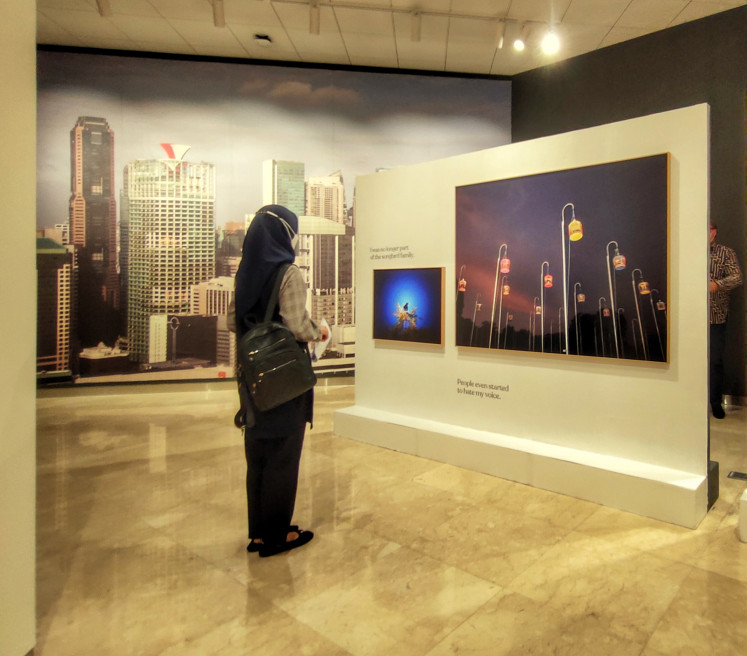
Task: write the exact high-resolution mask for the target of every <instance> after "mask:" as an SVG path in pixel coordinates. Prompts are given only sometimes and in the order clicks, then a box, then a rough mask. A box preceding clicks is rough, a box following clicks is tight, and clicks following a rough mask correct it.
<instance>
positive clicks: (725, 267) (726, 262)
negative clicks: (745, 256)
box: [710, 244, 742, 323]
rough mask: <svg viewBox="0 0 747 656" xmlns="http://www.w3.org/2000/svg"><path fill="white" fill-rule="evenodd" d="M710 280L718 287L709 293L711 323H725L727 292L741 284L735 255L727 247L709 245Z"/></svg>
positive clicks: (727, 302) (740, 273) (727, 303)
mask: <svg viewBox="0 0 747 656" xmlns="http://www.w3.org/2000/svg"><path fill="white" fill-rule="evenodd" d="M711 280H712V281H713V282H715V283H716V285H718V289H717V290H716V291H715V292H711V294H710V296H711V323H726V315H727V314H728V313H729V292H731V290H732V289H735V288H736V287H739V285H741V284H742V272H741V270H740V269H739V262H738V261H737V254H736V253H735V252H734V251H733V250H732V249H731V248H729V247H728V246H724V245H722V244H712V245H711Z"/></svg>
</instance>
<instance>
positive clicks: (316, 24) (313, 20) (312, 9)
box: [309, 2, 321, 34]
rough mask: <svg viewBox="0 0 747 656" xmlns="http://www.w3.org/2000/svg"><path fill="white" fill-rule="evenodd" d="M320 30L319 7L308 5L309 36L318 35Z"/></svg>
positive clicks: (312, 4)
mask: <svg viewBox="0 0 747 656" xmlns="http://www.w3.org/2000/svg"><path fill="white" fill-rule="evenodd" d="M320 28H321V15H320V11H319V5H318V4H317V3H316V2H313V3H311V4H310V5H309V34H319V31H320Z"/></svg>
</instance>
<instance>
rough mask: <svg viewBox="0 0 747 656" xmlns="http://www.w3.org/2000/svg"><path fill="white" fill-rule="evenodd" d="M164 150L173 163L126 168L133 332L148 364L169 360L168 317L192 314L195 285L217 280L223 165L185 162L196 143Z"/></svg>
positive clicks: (132, 343)
mask: <svg viewBox="0 0 747 656" xmlns="http://www.w3.org/2000/svg"><path fill="white" fill-rule="evenodd" d="M162 145H163V147H164V150H165V151H166V153H167V155H168V157H167V159H160V160H136V161H134V162H130V163H129V164H128V165H127V166H126V167H125V170H124V191H123V194H124V196H125V197H126V208H127V216H126V222H127V225H128V229H129V233H128V234H129V243H128V245H127V249H128V253H129V260H128V271H129V286H128V298H127V311H128V318H127V332H128V339H129V348H130V357H131V359H133V360H135V361H136V362H139V363H141V364H145V363H152V362H159V361H163V360H164V359H165V357H166V355H165V351H164V348H163V345H164V344H165V343H166V335H165V330H166V325H167V324H166V322H165V318H166V317H167V316H171V315H180V314H189V313H190V303H191V290H192V287H193V286H195V285H198V284H199V283H201V282H204V281H207V280H210V279H211V278H213V277H214V275H215V165H214V164H212V163H208V162H199V163H197V162H189V161H184V159H183V158H184V155H185V154H186V152H187V150H188V149H189V147H188V146H176V145H172V144H162ZM162 332H163V333H164V334H161V333H162Z"/></svg>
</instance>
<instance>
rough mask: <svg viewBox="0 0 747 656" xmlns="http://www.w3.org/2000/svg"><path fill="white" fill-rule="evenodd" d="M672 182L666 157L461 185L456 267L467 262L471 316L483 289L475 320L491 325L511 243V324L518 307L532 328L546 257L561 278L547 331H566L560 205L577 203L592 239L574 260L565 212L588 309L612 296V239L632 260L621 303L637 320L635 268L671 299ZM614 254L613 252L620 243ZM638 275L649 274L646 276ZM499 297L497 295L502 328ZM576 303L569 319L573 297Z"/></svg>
mask: <svg viewBox="0 0 747 656" xmlns="http://www.w3.org/2000/svg"><path fill="white" fill-rule="evenodd" d="M667 185H668V156H667V155H665V154H664V155H656V156H652V157H645V158H641V159H634V160H627V161H623V162H614V163H609V164H601V165H598V166H591V167H585V168H578V169H571V170H568V171H557V172H551V173H544V174H539V175H533V176H527V177H523V178H515V179H508V180H499V181H495V182H487V183H482V184H475V185H469V186H464V187H458V188H457V191H456V217H457V220H456V270H457V272H458V271H459V270H460V268H461V267H462V266H465V268H464V271H463V274H462V275H463V277H464V278H465V279H466V280H467V292H466V296H465V306H464V308H465V309H464V316H465V317H466V318H469V319H471V318H472V314H473V310H474V304H475V300H476V297H477V294H478V293H479V294H480V303H481V304H482V311H481V312H479V313H478V314H477V321H476V323H477V324H478V325H479V324H481V323H482V322H483V321H488V322H489V321H490V314H491V309H492V304H493V289H494V284H495V275H496V258H497V257H498V251H499V248H500V246H501V244H503V243H505V244H507V246H508V249H507V250H508V257H509V258H510V260H511V271H510V273H509V274H508V279H507V281H508V284H509V285H510V287H511V291H510V294H509V295H508V296H505V297H504V299H503V318H504V319H503V320H504V321H505V316H506V314H505V313H506V311H510V312H513V313H514V320H513V325H514V327H515V328H516V329H517V330H520V329H527V328H528V327H529V313H530V312H531V311H532V308H533V304H534V297H535V296H537V297H539V296H540V277H541V266H542V262H543V261H545V260H547V261H548V262H549V265H550V266H549V272H550V274H552V276H553V278H554V280H553V288H552V289H546V290H545V332H546V333H547V332H549V329H550V321H553V320H554V330H556V331H557V325H558V308H559V307H562V305H563V297H562V271H563V268H562V257H563V255H562V247H561V218H562V217H561V210H562V208H563V206H564V205H566V203H573V204H574V206H575V213H576V218H577V219H579V220H580V221H581V223H582V224H583V238H582V239H581V240H579V241H577V242H572V243H571V246H570V258H569V257H568V250H567V249H568V239H567V235H568V232H567V228H568V224H569V223H570V221H571V218H572V214H573V212H572V210H571V208H567V209H566V211H565V217H566V218H565V228H564V230H565V235H566V240H565V247H566V258H567V260H566V266H567V270H568V286H569V289H570V290H573V285H574V283H576V282H580V283H581V289H582V291H583V292H584V293H585V294H586V302H585V303H584V304H583V306H579V313H593V312H596V311H597V309H598V304H599V298H600V297H604V298H605V299H606V300H607V302H609V300H610V294H609V283H608V276H607V258H606V246H607V244H608V243H609V242H610V241H612V240H615V241H617V242H618V244H619V248H620V253H621V254H622V255H625V256H626V257H627V267H626V269H625V270H624V271H621V272H618V273H617V274H614V275H616V277H617V299H618V307H623V308H624V310H625V312H626V316H627V317H628V319H631V318H632V317H633V316H635V314H634V313H635V301H634V297H633V289H632V283H631V275H632V272H633V270H634V269H636V268H638V269H641V271H642V272H643V279H644V280H646V281H648V282H649V284H650V286H651V288H652V289H657V290H658V291H659V292H660V297H661V299H662V300H665V301H666V300H667V231H668V215H667V211H668V210H667V200H668V199H667ZM609 253H610V258H611V257H612V255H614V246H610V248H609ZM546 268H547V267H546ZM613 272H614V270H613ZM636 276H637V278H636V280H637V281H638V280H640V274H636ZM639 299H640V297H639ZM499 302H500V299H498V298H497V299H496V316H495V322H496V324H497V321H498V316H497V313H498V309H497V308H498V304H499ZM568 303H569V306H568V317H569V321H570V320H572V319H573V296H572V294H569V300H568ZM639 304H640V300H639ZM647 312H648V313H650V310H649V309H647ZM561 319H562V315H561ZM502 325H503V324H502Z"/></svg>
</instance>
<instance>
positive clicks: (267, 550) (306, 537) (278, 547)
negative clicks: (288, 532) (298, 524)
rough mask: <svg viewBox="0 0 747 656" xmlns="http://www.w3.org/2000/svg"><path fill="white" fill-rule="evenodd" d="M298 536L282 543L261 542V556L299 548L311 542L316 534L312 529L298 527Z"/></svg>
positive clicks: (265, 556)
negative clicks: (305, 529) (306, 529)
mask: <svg viewBox="0 0 747 656" xmlns="http://www.w3.org/2000/svg"><path fill="white" fill-rule="evenodd" d="M295 532H296V533H298V537H297V538H296V539H295V540H286V541H285V542H281V543H280V544H260V545H258V547H259V548H258V551H259V557H260V558H267V557H268V556H274V555H276V554H279V553H284V552H286V551H290V550H291V549H297V548H298V547H302V546H303V545H305V544H308V543H309V542H311V540H312V539H313V538H314V534H313V533H312V532H311V531H304V530H302V529H296V531H295Z"/></svg>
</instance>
